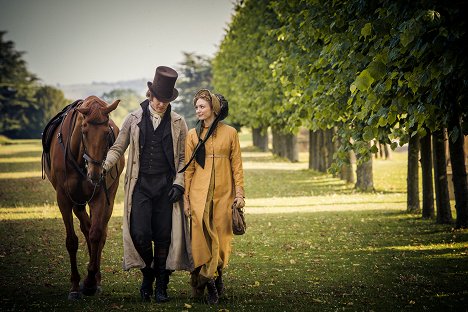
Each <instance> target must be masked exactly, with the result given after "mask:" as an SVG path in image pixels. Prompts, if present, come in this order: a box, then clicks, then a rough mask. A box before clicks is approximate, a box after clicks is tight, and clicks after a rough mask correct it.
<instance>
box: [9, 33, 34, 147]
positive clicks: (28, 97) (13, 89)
mask: <svg viewBox="0 0 468 312" xmlns="http://www.w3.org/2000/svg"><path fill="white" fill-rule="evenodd" d="M5 34H6V32H5V31H0V133H1V134H4V135H6V136H8V137H11V138H28V137H40V133H34V131H33V130H32V129H30V126H32V125H33V122H31V118H32V117H33V116H35V115H36V114H38V113H39V110H38V107H37V105H36V103H35V102H34V93H35V90H36V81H37V77H36V76H35V75H34V74H32V73H30V72H29V71H28V69H27V68H26V62H25V61H24V60H23V59H22V57H23V54H24V52H19V51H16V50H15V44H14V43H13V41H10V40H5V39H4V36H5Z"/></svg>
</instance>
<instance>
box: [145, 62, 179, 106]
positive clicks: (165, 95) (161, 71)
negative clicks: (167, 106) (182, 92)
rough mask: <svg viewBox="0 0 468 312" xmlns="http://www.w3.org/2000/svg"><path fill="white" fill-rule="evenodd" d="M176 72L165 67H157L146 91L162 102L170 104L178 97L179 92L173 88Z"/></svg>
mask: <svg viewBox="0 0 468 312" xmlns="http://www.w3.org/2000/svg"><path fill="white" fill-rule="evenodd" d="M177 77H178V75H177V72H176V71H175V70H173V69H172V68H170V67H167V66H158V67H157V68H156V73H155V74H154V79H153V82H151V81H148V83H147V85H148V89H149V90H150V91H151V93H153V95H154V96H155V97H156V98H157V99H158V100H160V101H162V102H171V101H173V100H175V99H176V98H177V97H178V96H179V91H177V89H176V88H174V85H175V82H176V80H177Z"/></svg>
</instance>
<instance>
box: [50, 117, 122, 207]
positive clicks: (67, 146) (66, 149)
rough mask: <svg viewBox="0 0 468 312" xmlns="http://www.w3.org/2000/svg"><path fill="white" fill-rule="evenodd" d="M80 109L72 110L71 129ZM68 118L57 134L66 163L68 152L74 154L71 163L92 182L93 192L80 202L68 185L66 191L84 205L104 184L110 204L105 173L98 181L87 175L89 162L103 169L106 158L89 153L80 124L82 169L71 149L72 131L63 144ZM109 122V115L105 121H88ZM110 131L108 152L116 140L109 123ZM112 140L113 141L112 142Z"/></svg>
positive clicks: (74, 202)
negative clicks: (94, 156) (97, 158)
mask: <svg viewBox="0 0 468 312" xmlns="http://www.w3.org/2000/svg"><path fill="white" fill-rule="evenodd" d="M68 113H69V112H68V111H67V112H66V114H65V116H66V115H68ZM77 113H78V111H77V110H76V109H75V108H73V111H72V116H71V118H72V119H71V124H70V125H71V127H70V129H73V128H74V125H75V123H76V117H77V115H78V114H77ZM65 119H66V118H64V119H63V120H62V122H61V124H60V130H59V133H58V134H57V138H58V141H59V143H60V145H61V146H62V150H63V155H64V163H67V154H68V153H70V154H71V155H72V157H70V158H69V159H70V161H71V164H72V166H73V167H74V168H75V170H76V171H77V172H78V173H79V174H80V175H81V176H82V177H83V178H84V179H86V180H87V181H89V182H91V184H92V185H93V193H92V194H91V197H90V198H89V199H88V200H86V201H85V202H83V203H78V202H76V201H75V200H74V199H73V198H72V196H71V192H70V190H69V188H68V186H66V187H65V192H66V194H67V197H68V198H69V199H70V201H71V202H73V204H75V205H77V206H84V205H86V204H88V203H89V202H90V201H91V200H92V199H93V198H94V195H96V191H97V190H98V189H99V187H100V186H101V184H102V186H103V188H104V193H105V195H106V200H107V204H108V205H110V201H109V193H108V190H107V185H106V178H105V176H104V175H103V174H101V176H100V178H99V181H98V182H97V183H94V182H93V181H90V179H88V175H87V168H88V163H92V164H94V165H97V166H100V167H101V169H102V166H103V165H104V160H105V158H104V159H102V160H100V161H99V160H95V159H94V158H92V157H91V156H90V155H89V154H88V149H87V147H86V143H85V140H84V138H85V134H84V133H83V128H82V126H80V132H81V142H80V145H82V147H83V151H84V152H83V159H84V161H85V171H83V170H82V168H81V167H80V165H79V164H78V162H77V161H76V159H75V157H73V154H72V152H71V150H70V144H69V143H70V141H71V133H72V131H69V135H68V138H67V141H66V142H65V144H63V138H62V127H63V124H64V121H65ZM108 122H109V117H108V118H107V119H106V120H104V121H88V123H90V124H93V125H103V124H106V123H108ZM109 130H110V131H109V133H108V136H107V139H106V142H107V146H106V153H107V151H108V150H109V148H110V146H111V145H112V144H113V141H115V137H114V131H113V129H112V127H111V126H110V125H109ZM111 141H112V143H111ZM117 171H118V168H117ZM65 180H67V169H66V166H65Z"/></svg>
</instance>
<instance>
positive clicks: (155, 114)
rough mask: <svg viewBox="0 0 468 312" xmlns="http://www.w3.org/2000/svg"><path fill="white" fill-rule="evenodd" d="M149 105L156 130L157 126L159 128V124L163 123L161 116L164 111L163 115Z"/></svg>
mask: <svg viewBox="0 0 468 312" xmlns="http://www.w3.org/2000/svg"><path fill="white" fill-rule="evenodd" d="M148 107H149V112H150V118H151V122H152V123H153V129H155V130H156V128H157V127H158V126H159V124H160V123H161V116H162V115H164V113H162V114H161V115H159V113H158V112H156V111H155V110H154V108H153V107H151V105H149V106H148Z"/></svg>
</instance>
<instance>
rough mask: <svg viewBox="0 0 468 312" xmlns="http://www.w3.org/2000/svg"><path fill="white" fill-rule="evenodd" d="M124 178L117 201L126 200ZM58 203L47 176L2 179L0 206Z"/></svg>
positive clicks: (0, 180) (0, 183)
mask: <svg viewBox="0 0 468 312" xmlns="http://www.w3.org/2000/svg"><path fill="white" fill-rule="evenodd" d="M123 179H124V177H123V175H121V177H120V184H119V189H118V190H117V195H116V198H115V202H123V200H124V190H123V186H122V185H123ZM56 203H57V200H56V192H55V190H54V188H53V186H52V184H51V183H50V182H49V180H48V179H47V178H46V179H45V180H43V179H42V178H40V177H33V178H15V179H0V207H31V206H39V205H45V204H54V205H56Z"/></svg>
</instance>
